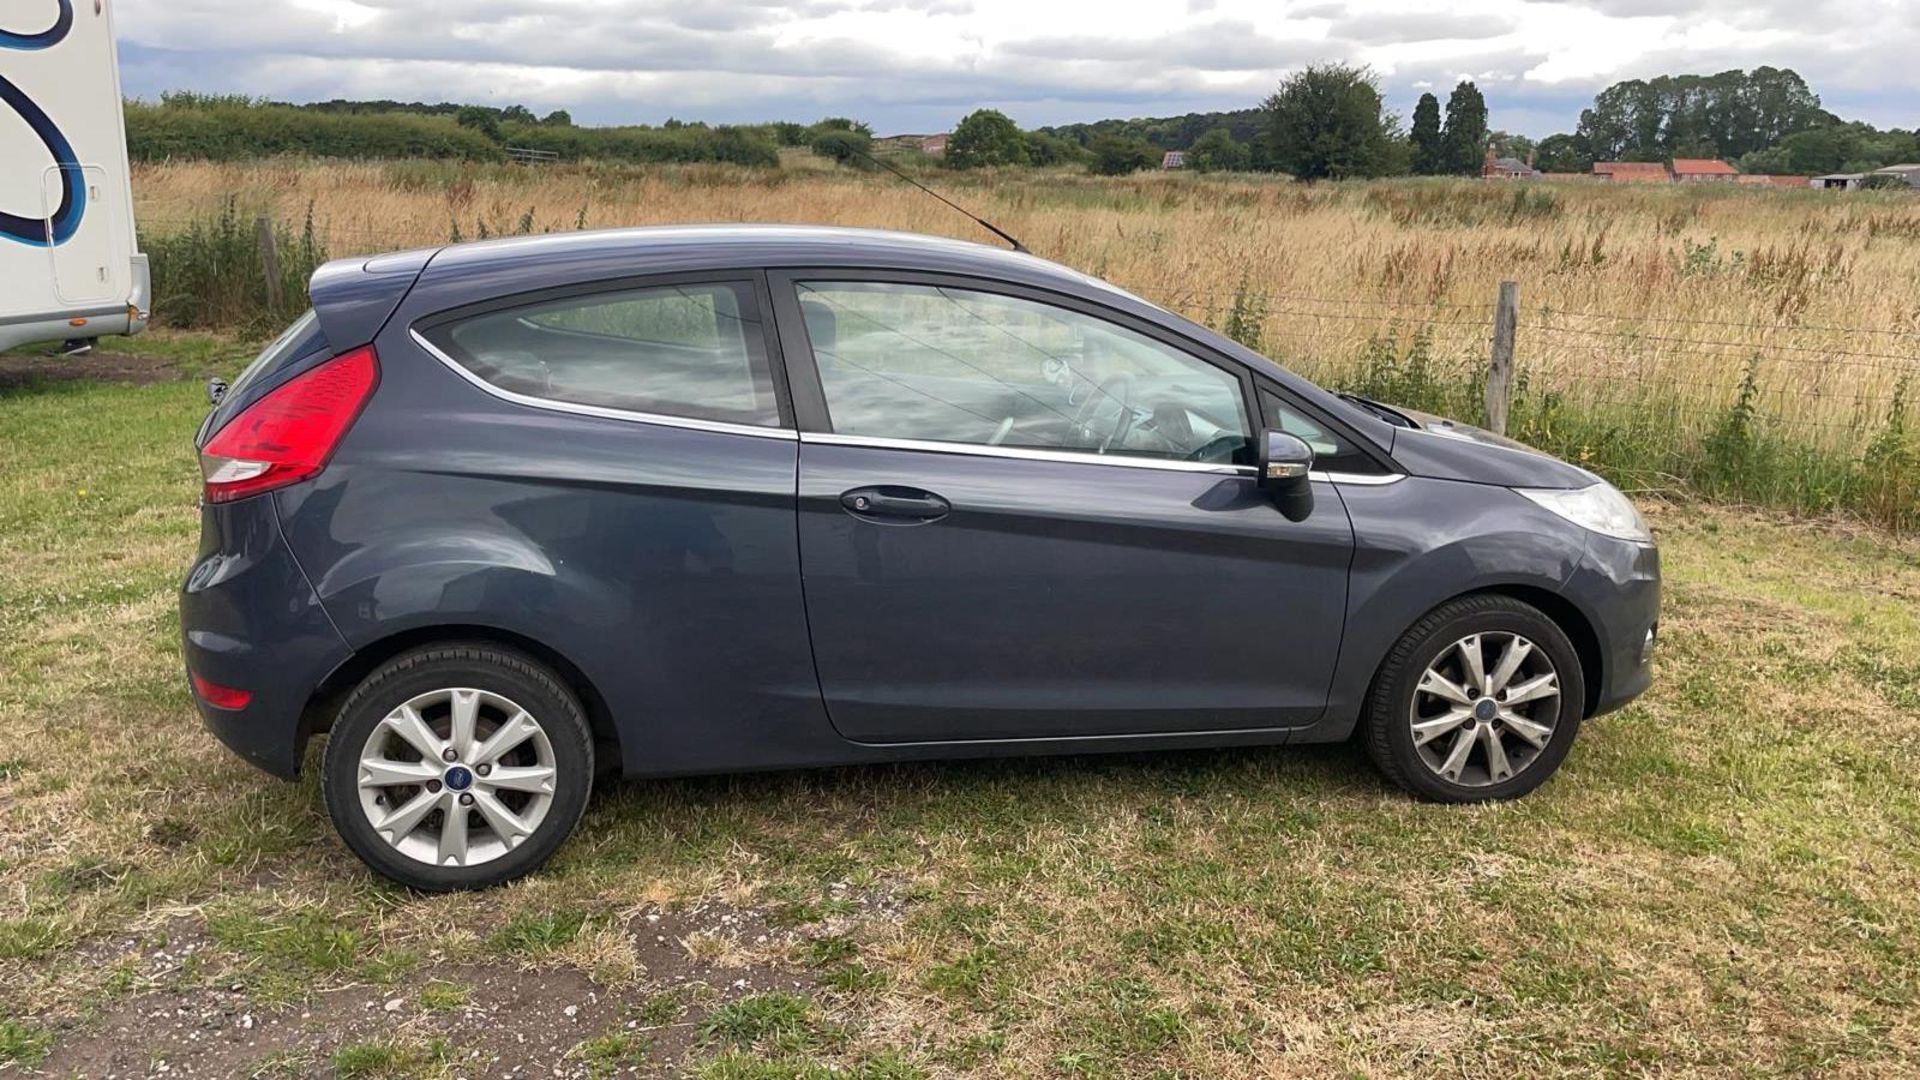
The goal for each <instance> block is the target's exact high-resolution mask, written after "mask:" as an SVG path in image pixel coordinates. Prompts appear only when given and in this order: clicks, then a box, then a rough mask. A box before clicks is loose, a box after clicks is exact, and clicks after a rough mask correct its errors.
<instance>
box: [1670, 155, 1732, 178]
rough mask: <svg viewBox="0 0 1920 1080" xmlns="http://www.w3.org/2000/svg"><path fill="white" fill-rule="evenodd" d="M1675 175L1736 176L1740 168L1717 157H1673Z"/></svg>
mask: <svg viewBox="0 0 1920 1080" xmlns="http://www.w3.org/2000/svg"><path fill="white" fill-rule="evenodd" d="M1673 174H1674V175H1675V176H1738V175H1740V170H1739V169H1736V168H1734V167H1733V166H1731V165H1729V164H1727V163H1726V162H1724V161H1721V160H1719V159H1717V158H1674V159H1673Z"/></svg>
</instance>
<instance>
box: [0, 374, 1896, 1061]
mask: <svg viewBox="0 0 1920 1080" xmlns="http://www.w3.org/2000/svg"><path fill="white" fill-rule="evenodd" d="M195 347H196V348H198V347H199V346H195ZM208 348H209V349H210V351H208V352H207V353H205V354H204V355H203V357H202V358H201V359H198V360H193V361H191V362H193V363H210V364H213V365H215V366H217V365H219V364H222V363H224V364H227V365H229V367H228V369H227V370H226V372H225V373H227V374H231V366H232V365H233V364H235V363H237V359H236V358H235V357H231V356H227V355H226V354H224V353H222V352H220V351H219V350H218V349H215V348H212V347H210V346H209V347H208ZM184 374H188V375H197V374H199V373H198V372H197V371H188V372H184ZM203 408H204V404H203V401H202V391H201V388H200V386H199V385H198V383H197V382H193V381H181V382H162V383H158V384H154V385H149V386H100V385H47V386H41V387H35V388H30V389H27V390H23V391H7V392H3V393H0V462H3V463H4V469H0V538H4V541H3V542H0V671H4V673H5V678H4V680H0V759H4V765H3V766H0V806H4V808H5V811H4V814H0V894H4V895H5V896H6V897H7V898H8V902H7V904H5V905H4V906H0V1064H4V1063H6V1062H9V1061H11V1062H18V1063H33V1062H36V1061H42V1060H44V1061H46V1062H48V1063H50V1064H51V1065H52V1066H54V1067H56V1068H57V1067H58V1065H59V1063H60V1056H59V1055H60V1048H61V1046H62V1044H63V1042H64V1041H65V1040H67V1039H69V1038H72V1037H76V1036H77V1035H78V1034H81V1033H84V1032H86V1031H89V1030H91V1028H90V1027H89V1025H91V1024H94V1023H97V1018H98V1017H99V1015H100V1014H101V1012H102V1011H103V1010H105V1009H109V1008H112V1007H113V1005H114V1003H115V1002H117V1001H121V1000H124V999H126V998H128V997H129V996H132V997H134V998H135V999H137V998H138V996H139V995H142V994H146V993H152V992H155V991H156V990H165V989H168V988H179V987H189V988H190V987H193V986H197V985H209V986H227V985H232V984H236V983H237V984H240V985H242V986H243V987H244V988H245V990H244V992H245V994H246V995H247V997H248V999H249V1000H250V1001H252V1002H254V1003H255V1004H256V1005H257V1006H258V1007H261V1008H266V1009H287V1010H292V1009H297V1008H298V1007H299V1004H300V1003H301V1002H302V1001H306V1000H309V999H311V998H312V996H313V995H316V994H318V993H319V992H320V991H323V990H333V989H337V988H339V987H343V986H347V985H349V984H356V983H357V984H363V985H373V986H380V987H385V986H398V987H405V988H410V989H408V990H406V991H396V992H407V993H411V994H412V999H413V1000H416V1001H417V1002H418V1003H419V1004H420V1006H421V1008H423V1009H425V1010H429V1011H431V1010H435V1009H439V1010H457V1009H459V1008H461V1007H462V1005H463V1004H464V1003H465V1001H466V1000H467V996H468V995H469V994H471V995H473V996H483V995H484V994H486V993H487V992H488V988H487V987H486V986H485V985H484V983H479V984H471V990H468V989H466V988H467V987H468V986H469V985H470V982H469V979H468V977H466V976H459V975H447V976H441V975H438V974H437V972H438V971H439V970H440V968H441V967H442V966H443V965H461V964H476V963H492V964H499V965H502V966H501V968H500V969H499V970H501V971H502V972H506V973H510V972H511V971H513V970H515V969H516V968H517V967H518V966H519V965H523V964H524V965H534V966H560V967H564V966H574V967H578V968H579V969H580V970H582V971H583V972H586V973H588V974H589V975H591V976H592V977H594V978H596V979H600V980H601V982H602V987H603V990H604V991H605V992H606V993H608V994H610V995H615V996H618V997H620V998H621V999H622V1000H624V1001H627V1002H629V1011H628V1013H627V1014H626V1015H627V1016H628V1017H630V1018H631V1019H632V1020H633V1021H634V1022H635V1023H637V1024H638V1026H637V1027H635V1028H632V1029H626V1028H620V1029H616V1030H612V1031H594V1030H582V1031H580V1032H579V1034H578V1036H577V1037H578V1039H579V1040H580V1042H579V1045H578V1046H577V1047H576V1048H575V1050H574V1052H573V1055H572V1057H571V1058H570V1059H569V1060H570V1061H574V1062H579V1063H583V1065H584V1066H587V1067H590V1068H592V1069H594V1070H600V1071H613V1070H615V1069H616V1068H624V1067H626V1065H627V1064H629V1063H630V1062H631V1061H632V1060H634V1059H636V1058H638V1059H640V1060H648V1061H651V1060H653V1059H652V1058H650V1057H648V1056H647V1055H650V1054H653V1053H655V1052H656V1051H655V1049H654V1044H655V1040H656V1039H657V1038H658V1037H659V1034H660V1033H661V1032H664V1031H666V1030H668V1029H672V1030H675V1031H680V1032H683V1033H684V1037H683V1038H682V1042H683V1043H685V1044H686V1048H685V1055H686V1057H685V1059H684V1061H683V1063H682V1064H683V1065H684V1067H685V1069H686V1071H690V1072H693V1073H694V1074H695V1075H700V1076H705V1077H710V1078H747V1077H753V1078H762V1077H764V1078H772V1077H815V1076H818V1077H825V1076H828V1075H853V1076H867V1077H873V1078H897V1077H909V1076H934V1075H954V1074H966V1075H984V1076H1059V1077H1132V1076H1148V1075H1156V1074H1160V1075H1169V1076H1176V1075H1186V1076H1209V1077H1212V1076H1256V1075H1262V1076H1264V1075H1301V1076H1322V1075H1329V1074H1336V1073H1346V1072H1352V1073H1367V1074H1375V1075H1431V1076H1454V1075H1463V1074H1464V1075H1564V1076H1590V1075H1620V1076H1637V1075H1645V1074H1649V1073H1663V1074H1670V1073H1681V1072H1686V1073H1704V1074H1710V1075H1725V1076H1749V1075H1819V1074H1829V1073H1851V1074H1857V1075H1873V1074H1878V1075H1900V1074H1904V1073H1910V1072H1911V1071H1913V1070H1914V1069H1916V1068H1920V1029H1917V1028H1916V1025H1915V1023H1914V1019H1913V1018H1914V1017H1915V1016H1916V1015H1920V936H1917V935H1916V930H1915V927H1916V921H1917V920H1920V708H1916V705H1917V704H1920V602H1916V601H1920V547H1916V546H1915V545H1914V544H1912V543H1910V542H1901V541H1895V540H1892V539H1889V538H1888V537H1886V536H1885V535H1884V534H1881V533H1877V532H1873V531H1870V530H1865V529H1855V528H1849V527H1846V526H1844V525H1841V524H1836V523H1832V522H1828V523H1804V522H1794V521H1790V520H1785V519H1773V518H1764V517H1759V516H1753V515H1747V514H1736V513H1731V512H1725V511H1718V510H1713V509H1711V508H1706V507H1666V508H1661V509H1658V510H1657V511H1656V513H1655V520H1656V523H1657V527H1658V529H1659V531H1660V533H1661V537H1662V541H1663V545H1664V557H1665V560H1666V566H1667V570H1668V597H1667V609H1666V614H1665V617H1664V620H1663V636H1664V644H1663V645H1662V654H1661V659H1660V676H1659V679H1658V682H1657V684H1656V686H1655V688H1654V690H1653V691H1652V693H1650V694H1649V695H1648V696H1647V697H1646V698H1645V699H1644V700H1643V701H1642V702H1640V703H1638V704H1636V705H1634V706H1633V707H1631V708H1629V709H1627V710H1626V711H1624V712H1622V713H1619V714H1617V715H1614V716H1610V717H1606V718H1604V719H1601V720H1597V721H1595V722H1593V723H1592V724H1591V725H1589V727H1588V728H1587V729H1586V731H1585V732H1584V733H1583V735H1582V737H1581V741H1580V742H1579V744H1578V745H1577V746H1576V748H1575V750H1574V753H1573V755H1572V757H1571V758H1570V759H1569V760H1568V762H1567V764H1566V766H1565V768H1564V770H1563V773H1562V775H1561V776H1560V777H1559V778H1557V779H1556V780H1555V781H1554V782H1552V783H1551V784H1549V785H1548V786H1547V787H1545V788H1544V789H1542V790H1541V791H1539V792H1537V793H1536V794H1535V795H1533V796H1531V797H1529V798H1528V799H1526V800H1523V801H1521V802H1518V803H1513V804H1507V805H1501V806H1491V807H1475V808H1447V807H1435V806H1427V805H1422V804H1416V803H1413V802H1410V801H1408V800H1406V799H1405V798H1403V797H1402V796H1400V795H1398V794H1396V793H1395V792H1393V791H1391V790H1389V789H1387V788H1386V787H1384V786H1383V785H1382V784H1381V783H1380V782H1379V781H1378V780H1377V779H1376V778H1375V777H1374V776H1373V774H1372V773H1371V771H1370V770H1369V769H1368V768H1367V767H1366V765H1365V763H1364V761H1363V760H1362V758H1361V757H1360V756H1359V755H1357V754H1356V753H1355V752H1353V751H1352V750H1351V749H1350V748H1346V747H1319V748H1307V749H1299V748H1296V749H1292V750H1255V751H1234V752H1219V753H1184V754H1159V755H1147V756H1132V757H1108V758H1083V759H1066V760H1035V761H1006V762H974V763H962V764H926V765H914V766H901V767H888V768H864V769H844V770H830V771H818V772H808V773H793V774H782V775H771V776H752V777H721V778H706V779H690V780H679V781H662V782H648V783H636V784H624V785H611V786H609V787H607V788H606V789H604V790H602V791H601V792H600V793H599V794H598V795H597V796H596V798H595V801H594V804H593V805H592V807H591V808H590V810H589V812H588V815H587V817H586V819H585V821H584V822H583V823H582V825H581V831H580V833H579V834H578V835H577V837H576V838H575V840H574V841H573V842H572V843H571V844H569V845H568V847H567V848H566V849H564V850H563V851H562V852H561V853H560V855H559V856H558V857H557V858H556V859H555V861H554V862H553V863H552V864H551V866H550V868H549V869H548V870H546V871H545V872H543V873H542V874H540V875H538V876H536V877H535V878H533V879H531V880H529V881H527V882H524V883H522V884H520V885H516V886H514V887H512V888H509V889H505V890H499V891H496V892H493V893H489V894H487V895H485V896H483V897H473V896H453V897H423V896H414V895H411V894H407V893H405V892H402V891H400V890H396V889H394V888H392V887H389V886H387V885H384V884H382V883H380V882H378V881H377V880H375V879H374V878H372V877H371V876H370V875H369V874H368V873H367V872H366V871H365V870H364V869H362V868H361V867H360V865H359V864H358V863H357V862H356V861H355V860H354V859H353V858H352V857H351V856H350V855H348V854H347V853H346V852H345V851H344V849H343V848H342V847H341V845H340V844H339V843H338V842H337V841H336V840H335V839H334V838H333V836H332V834H331V831H330V829H329V827H328V825H327V822H326V820H325V814H324V812H323V810H322V808H321V804H320V799H319V793H318V790H317V788H316V786H315V781H314V780H313V779H312V777H311V775H309V777H308V778H307V779H305V780H303V781H301V782H300V783H297V784H292V785H288V784H282V783H280V782H278V781H274V780H272V779H269V778H267V777H265V776H264V775H261V774H259V773H257V772H255V771H253V770H252V769H251V768H249V767H248V766H246V765H244V764H241V763H240V762H238V761H237V760H235V759H234V758H232V757H231V756H230V755H229V754H227V753H226V752H225V751H224V750H222V749H221V748H220V747H218V746H217V745H216V744H215V743H214V742H213V740H212V739H211V737H209V736H208V735H206V734H205V733H204V732H203V731H202V730H201V728H200V726H199V723H198V721H197V719H196V718H195V716H194V714H193V711H192V709H191V707H190V705H189V703H188V700H187V697H186V693H185V690H184V688H183V687H182V685H181V683H182V677H181V674H180V669H179V657H178V652H177V646H176V644H175V636H176V634H177V630H178V628H177V623H176V617H175V614H174V607H173V597H172V593H173V589H174V588H175V586H176V583H177V580H178V578H179V576H180V574H181V573H182V572H183V570H184V568H185V566H186V563H187V561H188V558H189V556H190V553H191V551H192V548H193V545H194V542H195V537H196V535H197V529H198V525H197V521H198V519H197V514H196V511H195V508H194V498H195V495H196V491H195V482H196V481H195V470H194V464H193V460H192V456H191V453H190V448H189V438H190V434H191V431H192V428H193V426H194V424H195V423H196V421H197V420H198V418H199V416H200V414H201V411H202V409H203ZM702 905H705V906H706V907H707V908H708V909H710V910H713V911H716V912H717V911H728V910H751V911H757V912H760V913H761V915H762V917H763V922H764V924H765V925H766V926H767V927H768V928H769V930H770V931H771V932H773V933H775V934H776V935H778V934H789V933H790V934H795V935H798V939H799V941H800V944H799V945H798V946H797V947H792V948H788V947H786V946H784V945H782V944H780V942H779V941H777V940H776V941H771V942H768V943H761V942H757V941H755V940H754V938H753V937H752V936H749V935H743V934H737V933H734V932H733V931H731V930H729V929H727V927H725V926H723V925H720V924H718V923H717V922H714V923H712V924H709V929H710V930H711V931H712V932H711V934H710V935H707V936H704V937H700V938H699V939H698V940H695V939H694V937H693V936H689V938H688V944H687V949H688V951H689V952H690V953H692V954H696V955H702V956H710V957H718V958H720V959H719V960H716V961H715V962H716V963H719V962H721V961H724V962H725V963H726V964H747V965H749V966H752V967H753V968H754V969H755V970H757V971H770V972H779V973H782V974H783V975H784V976H786V977H789V978H791V979H793V980H796V981H798V982H799V984H800V985H798V986H794V987H792V988H790V989H785V988H775V987H774V986H773V985H772V984H769V983H760V984H757V986H756V988H755V989H753V990H751V991H748V992H744V993H731V992H726V991H725V989H724V987H719V988H713V989H710V990H707V991H692V992H690V991H684V990H681V989H676V988H675V987H673V986H671V985H666V984H663V983H662V982H660V981H659V979H658V977H657V976H656V975H655V974H654V973H650V972H649V971H647V970H646V969H645V968H644V966H643V965H641V964H640V963H639V962H638V961H637V959H634V958H635V957H637V956H638V951H637V950H638V948H639V946H640V944H642V943H643V941H644V942H650V941H651V938H650V937H647V936H645V935H648V934H649V930H648V929H647V927H646V926H645V925H644V924H641V923H638V922H635V921H633V920H635V917H636V913H637V912H640V911H643V910H665V911H677V912H683V913H690V912H693V911H695V910H696V909H698V908H700V907H701V906H702ZM688 917H691V916H690V915H689V916H688ZM716 918H717V916H716ZM703 933H704V931H703ZM156 935H159V936H162V937H165V936H169V935H170V936H172V937H173V938H177V939H178V940H182V941H185V940H189V939H191V940H193V941H195V942H197V943H198V949H197V951H196V952H195V953H194V954H193V956H194V960H193V962H192V963H191V964H188V965H184V966H183V967H182V968H181V970H179V971H176V972H174V973H172V974H171V975H169V976H167V977H166V980H165V981H162V982H155V981H154V979H153V977H151V976H150V975H148V974H146V973H144V971H142V970H140V969H138V967H137V965H132V964H130V963H127V962H123V961H122V960H121V953H120V952H119V951H118V949H119V946H117V945H116V944H114V943H115V942H118V941H122V940H126V939H139V940H142V941H153V940H155V939H156ZM103 957H104V959H103ZM623 957H624V958H625V959H623ZM503 977H510V976H507V975H503ZM436 979H438V980H439V982H436ZM449 983H452V984H453V985H452V986H451V988H449V989H438V988H436V987H439V986H446V985H448V984H449ZM779 985H780V986H781V987H786V986H789V985H790V984H789V983H782V984H779ZM716 990H717V991H719V992H715V991H716ZM383 992H384V991H383ZM463 1049H464V1048H463V1047H460V1046H458V1045H453V1046H442V1045H438V1044H435V1043H433V1042H432V1041H431V1039H430V1038H427V1037H420V1038H413V1039H408V1038H401V1037H399V1036H395V1037H394V1038H391V1039H389V1038H385V1037H381V1038H367V1037H365V1036H364V1035H363V1036H360V1037H357V1038H351V1039H349V1038H346V1037H344V1036H343V1037H342V1039H341V1041H340V1042H339V1043H338V1044H336V1045H332V1046H328V1047H326V1048H325V1049H324V1052H323V1053H322V1056H321V1058H320V1059H317V1060H321V1061H322V1062H324V1063H329V1064H330V1067H331V1068H332V1069H333V1070H334V1071H336V1072H338V1073H339V1074H342V1075H361V1076H380V1075H433V1074H435V1073H437V1072H440V1071H443V1070H445V1069H446V1067H447V1065H446V1063H447V1062H449V1061H452V1060H458V1058H459V1055H460V1053H461V1052H462V1051H463ZM836 1068H837V1069H839V1070H840V1071H839V1072H837V1073H836V1072H833V1071H831V1070H833V1069H836Z"/></svg>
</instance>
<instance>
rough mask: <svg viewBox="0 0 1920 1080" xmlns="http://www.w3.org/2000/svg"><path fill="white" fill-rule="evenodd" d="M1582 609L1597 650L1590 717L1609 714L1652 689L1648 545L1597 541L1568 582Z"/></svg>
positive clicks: (1653, 624) (1653, 582)
mask: <svg viewBox="0 0 1920 1080" xmlns="http://www.w3.org/2000/svg"><path fill="white" fill-rule="evenodd" d="M1567 593H1568V595H1569V596H1571V597H1572V598H1573V599H1574V601H1575V602H1576V603H1578V604H1580V606H1582V607H1583V608H1585V609H1587V611H1588V613H1589V614H1590V615H1591V617H1592V624H1593V628H1594V636H1595V638H1596V639H1597V644H1598V645H1599V647H1600V686H1599V692H1598V694H1597V696H1596V701H1595V704H1594V709H1593V715H1595V716H1598V715H1600V714H1601V713H1609V712H1612V711H1614V710H1615V709H1618V708H1620V707H1621V706H1623V705H1625V704H1627V703H1628V702H1630V701H1632V700H1633V699H1634V698H1637V697H1639V696H1640V695H1641V694H1643V693H1645V692H1646V690H1647V687H1649V686H1651V685H1653V652H1654V643H1655V641H1656V640H1657V638H1658V635H1659V625H1660V552H1659V550H1658V549H1656V548H1654V547H1653V546H1652V545H1648V544H1633V543H1628V542H1625V541H1620V540H1607V539H1596V540H1595V541H1594V542H1593V543H1591V544H1590V545H1589V546H1588V549H1587V555H1586V558H1584V559H1583V560H1581V563H1580V568H1579V569H1578V570H1576V571H1575V572H1574V575H1573V577H1572V578H1571V579H1570V580H1569V581H1568V582H1567Z"/></svg>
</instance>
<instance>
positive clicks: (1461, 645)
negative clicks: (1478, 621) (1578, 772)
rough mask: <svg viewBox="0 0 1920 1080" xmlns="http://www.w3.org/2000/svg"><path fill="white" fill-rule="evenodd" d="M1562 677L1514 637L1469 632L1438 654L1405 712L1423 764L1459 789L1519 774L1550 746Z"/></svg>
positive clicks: (1538, 651)
mask: <svg viewBox="0 0 1920 1080" xmlns="http://www.w3.org/2000/svg"><path fill="white" fill-rule="evenodd" d="M1559 697H1560V674H1559V672H1557V671H1555V670H1554V667H1553V661H1551V660H1549V659H1548V658H1547V654H1546V653H1545V652H1544V651H1543V650H1541V649H1539V648H1536V647H1535V646H1534V644H1533V642H1531V641H1528V640H1527V639H1526V638H1524V637H1521V636H1520V635H1519V634H1515V633H1511V632H1506V631H1488V632H1486V633H1480V634H1469V635H1467V636H1466V637H1463V638H1461V639H1460V640H1459V641H1456V642H1454V643H1453V644H1452V646H1450V647H1448V648H1446V649H1444V650H1442V651H1441V653H1440V655H1439V656H1438V657H1436V658H1435V659H1434V661H1433V662H1432V663H1431V664H1428V665H1427V669H1426V671H1424V672H1423V673H1422V674H1421V676H1420V681H1419V682H1418V683H1416V684H1415V685H1414V689H1413V701H1412V702H1411V703H1410V704H1409V706H1408V708H1407V719H1408V723H1409V724H1410V725H1411V727H1412V731H1413V745H1414V747H1415V748H1416V749H1418V750H1419V752H1420V761H1421V763H1422V764H1424V765H1426V767H1427V768H1428V769H1430V770H1432V771H1433V773H1434V774H1435V775H1437V776H1440V777H1441V778H1443V779H1445V780H1448V781H1450V782H1452V783H1455V784H1460V785H1463V786H1465V787H1489V786H1491V785H1493V784H1498V783H1500V782H1502V781H1505V780H1511V779H1512V778H1513V777H1515V776H1517V775H1519V774H1520V773H1523V772H1525V771H1526V770H1527V769H1528V768H1529V767H1531V766H1532V765H1533V764H1534V763H1535V762H1537V761H1539V760H1540V752H1541V751H1543V750H1545V749H1546V748H1547V745H1548V744H1549V743H1551V742H1552V741H1553V726H1554V724H1555V722H1557V721H1558V719H1559V713H1560V702H1559Z"/></svg>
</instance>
